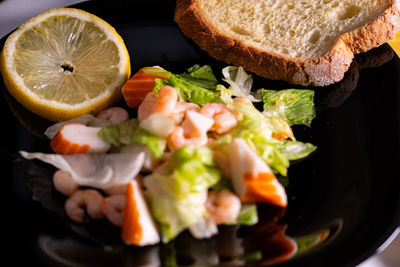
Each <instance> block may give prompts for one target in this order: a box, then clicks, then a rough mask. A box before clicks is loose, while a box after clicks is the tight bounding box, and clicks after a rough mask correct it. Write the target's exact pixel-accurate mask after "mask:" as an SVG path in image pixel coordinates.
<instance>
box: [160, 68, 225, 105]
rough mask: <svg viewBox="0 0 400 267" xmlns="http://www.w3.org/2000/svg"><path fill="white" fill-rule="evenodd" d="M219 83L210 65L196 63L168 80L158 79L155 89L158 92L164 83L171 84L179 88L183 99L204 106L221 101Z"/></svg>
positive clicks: (180, 96) (179, 93)
mask: <svg viewBox="0 0 400 267" xmlns="http://www.w3.org/2000/svg"><path fill="white" fill-rule="evenodd" d="M217 84H218V81H217V79H216V78H215V76H214V74H213V72H212V69H211V67H210V66H208V65H204V66H202V67H200V66H199V65H194V66H193V67H190V68H188V69H187V71H186V72H184V73H182V74H172V75H171V77H170V78H169V79H168V80H161V79H156V86H155V88H154V91H155V92H157V91H158V89H160V88H161V87H163V86H164V85H170V86H172V87H174V88H176V89H177V91H178V96H179V99H180V100H181V101H189V102H192V103H195V104H198V105H200V106H202V105H204V104H206V103H211V102H221V100H220V95H221V93H220V91H219V90H217V89H216V88H217Z"/></svg>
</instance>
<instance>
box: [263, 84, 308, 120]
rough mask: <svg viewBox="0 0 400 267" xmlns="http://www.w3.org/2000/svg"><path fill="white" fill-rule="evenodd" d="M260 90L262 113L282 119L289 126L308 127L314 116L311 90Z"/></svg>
mask: <svg viewBox="0 0 400 267" xmlns="http://www.w3.org/2000/svg"><path fill="white" fill-rule="evenodd" d="M260 90H261V96H262V99H263V102H264V113H266V114H268V115H269V116H274V117H280V118H283V119H285V120H287V122H288V123H289V125H296V124H304V125H307V126H310V124H311V121H312V120H313V119H314V118H315V116H316V112H315V107H314V91H313V90H301V89H286V90H281V91H275V90H265V89H260Z"/></svg>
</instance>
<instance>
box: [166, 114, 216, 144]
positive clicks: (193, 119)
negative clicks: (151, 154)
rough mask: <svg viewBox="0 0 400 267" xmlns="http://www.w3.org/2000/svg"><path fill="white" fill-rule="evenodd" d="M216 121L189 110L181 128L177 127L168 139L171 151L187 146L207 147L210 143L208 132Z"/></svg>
mask: <svg viewBox="0 0 400 267" xmlns="http://www.w3.org/2000/svg"><path fill="white" fill-rule="evenodd" d="M213 123H214V120H212V119H210V118H208V117H207V116H204V115H202V114H200V113H198V112H196V111H193V110H189V111H187V112H186V116H185V119H184V121H183V122H182V125H181V126H175V128H174V129H173V130H172V132H171V134H170V135H169V136H168V138H167V143H168V145H169V148H170V149H171V150H176V149H178V148H180V147H182V146H185V145H200V146H202V145H205V144H207V142H208V136H207V131H208V130H209V129H210V128H211V126H212V125H213Z"/></svg>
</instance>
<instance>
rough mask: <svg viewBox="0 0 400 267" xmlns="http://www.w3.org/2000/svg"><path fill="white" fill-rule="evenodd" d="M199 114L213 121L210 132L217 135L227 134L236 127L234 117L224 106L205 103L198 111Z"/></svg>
mask: <svg viewBox="0 0 400 267" xmlns="http://www.w3.org/2000/svg"><path fill="white" fill-rule="evenodd" d="M200 113H201V114H203V115H206V116H207V117H210V118H212V119H214V125H213V126H212V127H211V129H210V130H211V131H216V132H217V133H219V134H223V133H226V132H229V131H230V130H232V129H233V128H234V127H235V126H236V125H237V119H236V117H235V115H233V113H232V112H231V111H230V110H229V109H228V108H227V106H226V105H224V104H219V103H207V104H205V105H204V106H203V107H202V108H201V109H200Z"/></svg>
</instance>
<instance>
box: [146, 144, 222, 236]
mask: <svg viewBox="0 0 400 267" xmlns="http://www.w3.org/2000/svg"><path fill="white" fill-rule="evenodd" d="M167 169H168V170H169V173H168V174H160V173H152V174H151V175H149V176H146V177H145V179H144V185H145V187H146V189H147V193H146V194H147V197H148V199H149V200H150V206H151V210H152V214H153V215H154V217H155V219H156V221H157V222H158V224H159V225H160V229H161V233H162V239H163V242H168V241H169V240H171V239H173V238H175V237H176V236H177V235H178V234H179V233H180V232H182V231H183V230H185V229H186V228H188V227H191V226H193V225H195V224H196V223H199V222H201V221H202V220H203V219H204V216H205V215H206V210H205V206H204V203H205V200H206V198H207V190H208V188H209V187H211V186H212V185H214V184H216V183H218V181H219V179H220V178H221V173H220V171H219V170H218V168H217V167H216V165H215V162H214V159H213V156H212V151H211V150H210V149H208V148H207V147H198V148H195V147H189V146H185V147H182V148H180V149H179V150H177V151H175V152H174V153H173V155H172V160H171V162H170V164H169V165H168V166H167Z"/></svg>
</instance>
